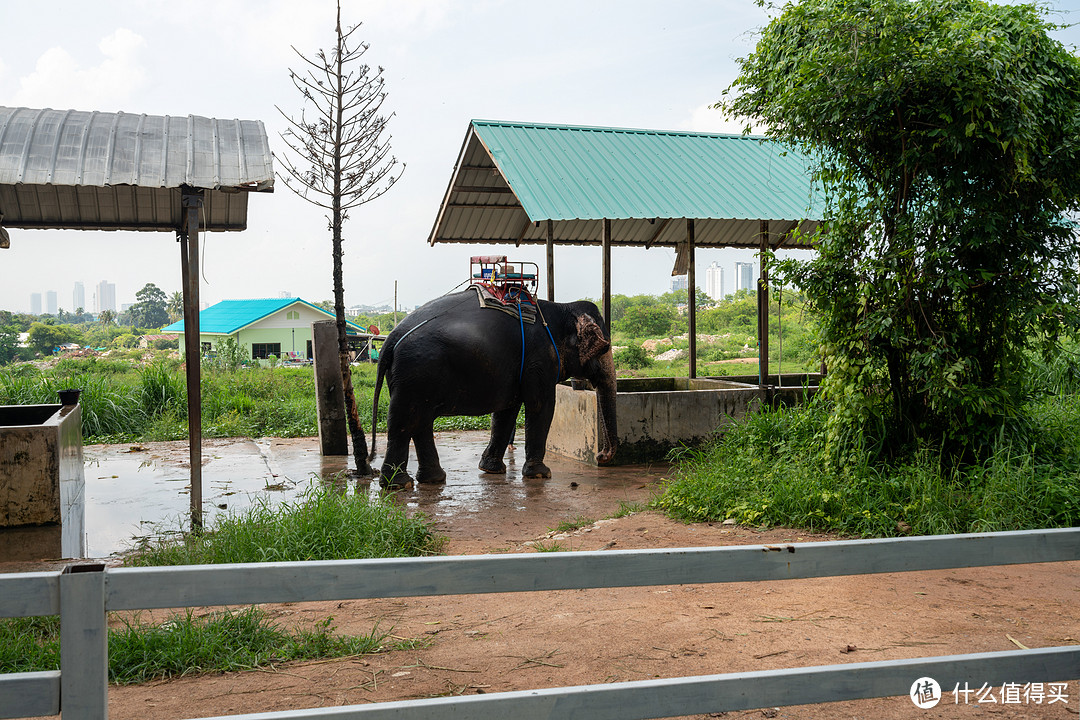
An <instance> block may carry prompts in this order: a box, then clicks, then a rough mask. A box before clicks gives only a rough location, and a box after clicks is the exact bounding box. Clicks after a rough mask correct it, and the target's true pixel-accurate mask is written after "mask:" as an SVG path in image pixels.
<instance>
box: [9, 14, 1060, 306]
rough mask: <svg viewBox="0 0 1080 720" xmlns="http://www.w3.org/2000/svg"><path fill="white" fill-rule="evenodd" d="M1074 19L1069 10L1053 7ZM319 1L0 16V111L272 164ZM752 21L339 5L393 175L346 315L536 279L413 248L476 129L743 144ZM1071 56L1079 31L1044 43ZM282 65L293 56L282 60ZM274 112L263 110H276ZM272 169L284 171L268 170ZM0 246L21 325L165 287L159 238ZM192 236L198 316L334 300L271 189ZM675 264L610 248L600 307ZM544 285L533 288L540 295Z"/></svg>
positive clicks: (568, 269)
mask: <svg viewBox="0 0 1080 720" xmlns="http://www.w3.org/2000/svg"><path fill="white" fill-rule="evenodd" d="M1052 6H1053V7H1054V8H1056V10H1057V11H1059V12H1060V13H1061V15H1060V17H1061V21H1062V22H1070V21H1071V22H1080V0H1059V2H1056V3H1053V5H1052ZM334 13H335V4H334V2H333V0H307V1H306V2H303V3H300V2H296V0H259V2H250V1H244V0H185V2H182V3H173V2H160V1H159V0H100V1H99V2H92V3H91V2H81V1H77V0H66V1H58V0H37V2H34V3H23V2H14V1H13V0H7V1H6V2H5V3H4V11H3V14H4V26H5V28H7V29H9V30H10V29H13V28H14V29H17V31H14V32H6V33H5V35H4V42H3V43H0V105H7V106H20V107H31V108H46V107H47V108H56V109H76V110H97V111H102V112H118V111H122V112H125V113H145V114H148V115H174V116H186V115H200V116H205V117H215V118H238V119H243V120H261V121H262V122H263V123H264V124H265V126H266V130H267V135H268V137H269V141H270V147H271V149H272V150H273V151H274V152H275V154H277V155H282V154H284V153H285V152H286V146H285V143H284V141H283V140H282V138H281V136H280V133H281V132H283V131H284V129H285V127H286V120H285V118H284V117H283V115H282V112H284V113H286V114H288V115H290V116H294V117H298V116H299V113H300V110H301V108H302V98H301V97H300V95H299V93H298V91H297V90H296V89H295V88H294V87H293V85H292V83H291V82H290V80H289V70H290V68H295V69H299V68H301V67H302V65H303V62H304V61H303V60H301V59H300V58H299V56H298V55H297V51H299V52H302V53H304V54H305V55H308V56H314V55H315V53H316V52H317V51H318V50H319V49H320V48H328V47H330V46H331V44H332V42H333V40H334V32H333V31H334ZM767 21H768V14H767V11H766V10H765V9H762V8H760V7H758V5H757V4H756V3H754V2H752V1H751V0H668V1H667V2H656V0H546V1H545V2H540V3H525V2H520V0H468V1H466V0H342V22H343V24H345V25H356V24H360V28H359V29H358V30H357V31H356V34H355V35H354V37H355V38H357V39H362V40H363V41H364V42H366V43H369V44H370V48H369V50H368V52H367V54H366V55H365V58H364V59H365V61H367V62H369V63H370V64H372V65H375V66H382V67H383V68H385V71H384V75H385V78H386V89H387V91H388V92H389V97H388V99H387V101H386V104H385V106H384V109H386V110H387V111H389V112H392V113H393V116H392V118H391V120H390V124H389V132H390V136H391V137H390V144H391V147H392V153H393V154H394V156H395V157H396V158H397V159H398V160H400V161H401V162H402V163H404V164H405V170H404V174H403V175H402V177H401V179H400V181H399V182H398V183H397V185H396V186H395V187H393V188H392V189H391V190H390V191H389V192H388V193H387V194H386V195H384V196H383V197H381V198H378V199H376V200H374V201H372V202H370V203H368V204H366V205H364V206H362V207H360V208H358V209H356V210H354V211H353V212H352V214H351V216H350V219H349V220H348V222H347V224H346V226H345V257H344V279H345V302H346V305H348V306H354V305H389V306H392V305H393V304H394V302H395V292H396V298H397V304H398V306H399V307H401V308H403V309H409V308H412V307H414V306H416V305H419V304H422V303H424V302H426V301H428V300H431V299H433V298H435V297H438V296H439V295H442V294H444V293H446V292H448V291H450V290H452V289H453V288H455V287H456V286H457V285H458V284H459V283H460V282H461V281H462V280H464V279H465V278H466V277H467V274H468V270H469V266H468V262H469V256H470V255H473V254H480V253H484V254H489V253H491V252H493V251H497V252H498V253H499V254H502V253H503V252H504V251H505V252H506V254H507V255H509V256H510V259H511V260H521V261H531V262H536V263H538V264H539V265H540V267H541V268H543V267H544V257H543V248H542V247H538V248H525V247H522V248H518V249H514V248H511V247H508V246H498V247H497V248H496V246H463V245H439V246H436V247H431V246H429V245H428V244H427V238H428V236H429V234H430V232H431V229H432V225H433V224H434V221H435V216H436V212H437V210H438V207H439V204H440V202H441V201H442V198H443V195H444V194H445V192H446V188H447V185H448V183H449V181H450V175H451V172H452V170H453V167H454V163H455V161H456V160H457V156H458V153H459V151H460V149H461V144H462V141H463V140H464V138H465V134H466V130H467V129H468V125H469V121H470V120H472V119H474V118H475V119H487V120H510V121H525V122H540V123H544V122H550V123H564V124H571V125H597V126H608V127H630V128H648V129H659V130H691V131H703V132H740V131H741V130H742V125H743V123H741V122H739V121H734V120H729V119H727V118H725V117H723V115H722V114H721V113H720V112H719V111H717V110H712V109H710V107H709V106H710V105H712V104H713V103H715V102H717V101H718V100H720V99H721V97H722V94H723V91H724V89H725V88H727V87H728V86H729V85H730V84H731V82H732V81H733V80H734V79H735V77H736V75H737V73H738V64H737V58H739V57H743V56H745V55H747V54H749V53H750V52H751V51H752V50H753V46H754V43H755V42H756V33H757V31H758V30H759V29H760V28H761V27H763V26H764V24H765V23H766V22H767ZM1057 37H1058V39H1059V40H1061V41H1062V42H1065V43H1066V44H1068V45H1070V46H1071V45H1074V44H1080V30H1078V28H1076V27H1073V28H1069V29H1068V30H1065V31H1063V32H1061V33H1059V34H1058V36H1057ZM294 48H295V50H294ZM278 108H280V110H279V109H278ZM276 169H277V170H279V171H283V169H284V168H283V166H282V164H281V163H280V162H277V163H276ZM10 232H11V247H10V248H9V249H7V250H0V309H4V310H11V311H15V312H28V311H29V310H30V295H31V293H41V294H42V297H43V299H44V297H45V294H46V293H47V292H48V291H50V290H52V291H56V293H57V296H58V301H59V307H60V308H63V309H65V310H69V311H70V310H74V309H75V308H74V307H72V290H73V287H74V284H75V283H76V282H77V281H78V282H82V283H83V284H84V286H85V287H86V301H85V302H86V309H87V310H92V309H93V300H92V299H91V296H92V293H93V291H94V288H95V287H96V286H97V284H98V283H99V282H100V281H102V280H106V281H109V282H112V283H114V284H115V285H116V301H117V304H118V307H119V306H120V305H122V304H126V303H131V302H134V301H135V293H136V292H137V291H138V290H139V289H140V288H142V287H143V286H144V285H145V284H146V283H154V284H156V285H157V286H158V287H159V288H161V289H162V290H164V291H165V292H166V293H168V294H171V293H172V292H174V291H177V290H180V250H179V245H178V243H177V242H176V240H175V236H174V235H173V234H171V233H135V232H102V231H45V230H18V229H12V230H11V231H10ZM202 237H203V248H202V273H201V275H202V284H201V286H200V287H201V289H200V293H201V299H202V300H203V302H204V304H205V303H213V302H217V301H219V300H224V299H236V298H264V297H280V296H282V295H283V294H287V295H288V296H299V297H302V298H304V299H305V300H308V301H311V302H319V301H321V300H327V299H330V298H332V295H333V289H332V288H333V286H332V281H331V262H332V259H331V242H330V235H329V232H328V230H327V220H326V217H325V212H324V211H323V210H321V209H320V208H317V207H315V206H312V205H310V204H308V203H306V202H304V201H303V200H301V199H300V198H298V197H296V196H295V195H294V194H293V193H292V192H291V191H290V190H289V189H288V188H287V187H286V186H285V183H284V182H283V181H282V180H281V179H279V180H278V181H277V183H276V186H275V191H274V193H273V194H253V195H252V196H251V197H250V199H249V204H248V229H247V230H246V231H243V232H229V233H210V234H205V235H203V236H202ZM752 260H754V257H753V254H752V252H751V251H745V250H730V249H729V250H702V251H699V252H698V255H697V263H698V264H697V268H698V275H697V277H698V284H699V285H700V286H702V287H704V285H705V269H706V268H707V267H708V266H709V265H710V264H711V263H713V262H716V263H718V264H719V265H720V266H721V267H723V268H724V275H725V283H726V284H728V285H729V286H730V284H731V283H732V278H733V276H734V270H735V262H736V261H752ZM674 261H675V256H674V250H673V249H670V248H652V249H649V250H645V249H642V248H614V249H613V251H612V292H614V293H623V294H628V295H633V294H639V293H647V294H660V293H663V292H666V291H668V290H669V289H670V282H671V268H672V266H673V264H674ZM555 275H556V299H557V300H560V301H570V300H576V299H579V298H583V297H590V298H594V299H595V298H598V297H599V296H600V294H601V279H600V251H599V249H598V248H574V247H566V248H562V247H557V248H556V250H555ZM543 287H544V284H543V282H541V288H543Z"/></svg>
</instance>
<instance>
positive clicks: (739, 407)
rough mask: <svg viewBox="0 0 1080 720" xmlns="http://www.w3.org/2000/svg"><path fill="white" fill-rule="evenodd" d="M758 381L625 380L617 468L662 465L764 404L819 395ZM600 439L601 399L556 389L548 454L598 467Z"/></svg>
mask: <svg viewBox="0 0 1080 720" xmlns="http://www.w3.org/2000/svg"><path fill="white" fill-rule="evenodd" d="M739 379H740V380H741V379H742V378H739ZM753 380H754V384H750V383H746V382H737V381H734V380H733V379H732V378H696V379H694V380H691V379H689V378H628V379H620V380H619V385H618V393H617V394H616V396H615V403H616V422H617V423H618V437H619V447H618V450H617V451H616V453H615V460H614V463H615V464H617V465H624V464H628V463H637V462H647V461H649V460H659V459H662V458H664V457H665V456H666V455H667V453H668V452H669V451H670V450H672V449H673V448H676V447H680V446H686V445H696V444H699V443H701V442H704V441H706V440H708V439H710V438H711V437H713V436H715V434H716V432H717V431H718V430H720V429H722V428H723V427H724V426H725V425H727V424H729V423H731V422H733V421H734V420H735V419H737V418H740V417H742V416H743V415H744V414H746V413H747V412H748V411H750V412H752V411H754V410H757V409H758V408H759V407H760V406H761V402H762V401H763V400H765V401H767V402H771V403H776V404H790V403H797V402H801V400H802V398H804V397H805V396H806V394H807V392H809V393H810V394H813V392H814V391H815V390H816V388H810V389H808V390H807V389H804V388H803V387H802V386H801V385H796V383H795V381H794V380H791V382H790V386H788V384H789V382H788V381H789V379H788V378H786V377H785V378H784V381H785V387H782V388H777V389H772V390H769V391H766V392H764V393H763V392H762V391H761V390H760V389H759V388H758V386H757V384H756V381H757V378H756V376H755V377H754V378H753ZM599 437H600V434H599V410H598V406H597V402H596V393H595V392H594V391H593V390H591V389H582V390H575V389H573V388H572V387H571V386H570V385H568V384H563V385H558V386H556V388H555V417H554V419H553V420H552V423H551V431H550V433H549V434H548V450H549V451H551V452H556V453H559V454H560V455H566V456H568V457H572V458H575V459H577V460H581V461H582V462H586V463H590V464H595V463H596V454H597V452H598V451H599Z"/></svg>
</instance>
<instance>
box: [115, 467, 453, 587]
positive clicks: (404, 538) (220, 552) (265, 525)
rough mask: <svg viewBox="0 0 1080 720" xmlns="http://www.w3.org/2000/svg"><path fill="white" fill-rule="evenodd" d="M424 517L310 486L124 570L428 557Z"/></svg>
mask: <svg viewBox="0 0 1080 720" xmlns="http://www.w3.org/2000/svg"><path fill="white" fill-rule="evenodd" d="M441 545H442V538H440V537H437V536H436V535H435V534H434V532H433V531H432V529H431V525H430V524H429V523H428V521H427V520H426V519H425V518H424V516H423V515H417V516H414V517H409V515H408V514H407V513H406V512H405V509H404V508H402V507H401V506H399V505H397V504H395V503H394V501H393V500H392V499H391V498H390V497H387V496H384V497H381V498H377V499H371V498H369V497H368V496H367V494H365V493H363V492H346V491H344V490H339V489H338V488H335V487H332V486H330V485H327V484H322V483H314V482H313V483H312V484H311V485H310V486H309V487H308V488H307V490H305V491H304V493H303V494H302V495H301V496H300V497H299V498H298V499H297V500H296V501H295V502H284V503H281V504H278V505H271V504H270V503H269V502H267V501H266V500H265V499H263V498H261V497H260V498H257V499H256V502H255V504H254V505H252V506H250V507H248V508H247V509H245V510H244V511H243V512H241V513H238V514H233V515H226V516H221V517H219V518H218V519H217V520H216V521H215V524H214V525H213V526H212V527H211V528H210V529H209V530H207V531H204V532H203V533H201V534H191V533H185V534H182V535H180V536H179V537H170V536H166V537H164V538H161V539H158V540H155V541H152V542H151V544H149V545H148V546H146V547H143V548H140V549H138V550H137V551H135V552H133V553H131V554H130V555H129V556H128V557H127V558H126V560H125V564H128V565H135V566H147V565H198V564H208V563H245V562H289V561H291V562H302V561H308V560H335V559H347V558H355V559H360V558H381V557H404V556H411V555H424V554H431V553H434V552H436V551H438V549H439V548H440V547H441Z"/></svg>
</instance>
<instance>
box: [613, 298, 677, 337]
mask: <svg viewBox="0 0 1080 720" xmlns="http://www.w3.org/2000/svg"><path fill="white" fill-rule="evenodd" d="M677 317H678V313H677V312H676V311H675V308H674V307H672V306H670V305H659V304H653V305H646V304H641V305H631V306H630V307H628V308H626V311H625V312H623V315H622V319H620V320H619V321H618V322H617V323H615V324H614V325H613V328H614V329H615V330H617V331H618V332H620V333H623V334H624V335H628V336H630V337H635V338H640V337H664V336H666V335H669V334H670V333H671V332H672V330H673V329H674V328H675V324H676V318H677Z"/></svg>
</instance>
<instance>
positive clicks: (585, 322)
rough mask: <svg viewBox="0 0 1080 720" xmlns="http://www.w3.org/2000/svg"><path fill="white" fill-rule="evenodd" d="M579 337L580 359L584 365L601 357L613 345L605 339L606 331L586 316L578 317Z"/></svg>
mask: <svg viewBox="0 0 1080 720" xmlns="http://www.w3.org/2000/svg"><path fill="white" fill-rule="evenodd" d="M577 336H578V358H579V360H580V362H581V364H582V365H585V363H587V362H589V361H590V360H592V359H593V358H596V357H600V356H601V355H603V354H604V353H605V352H607V351H608V348H610V347H611V343H610V342H608V340H607V338H605V337H604V329H603V328H602V327H600V325H599V324H597V322H596V321H595V320H593V319H592V318H591V317H589V316H588V315H585V314H581V315H578V319H577Z"/></svg>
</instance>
